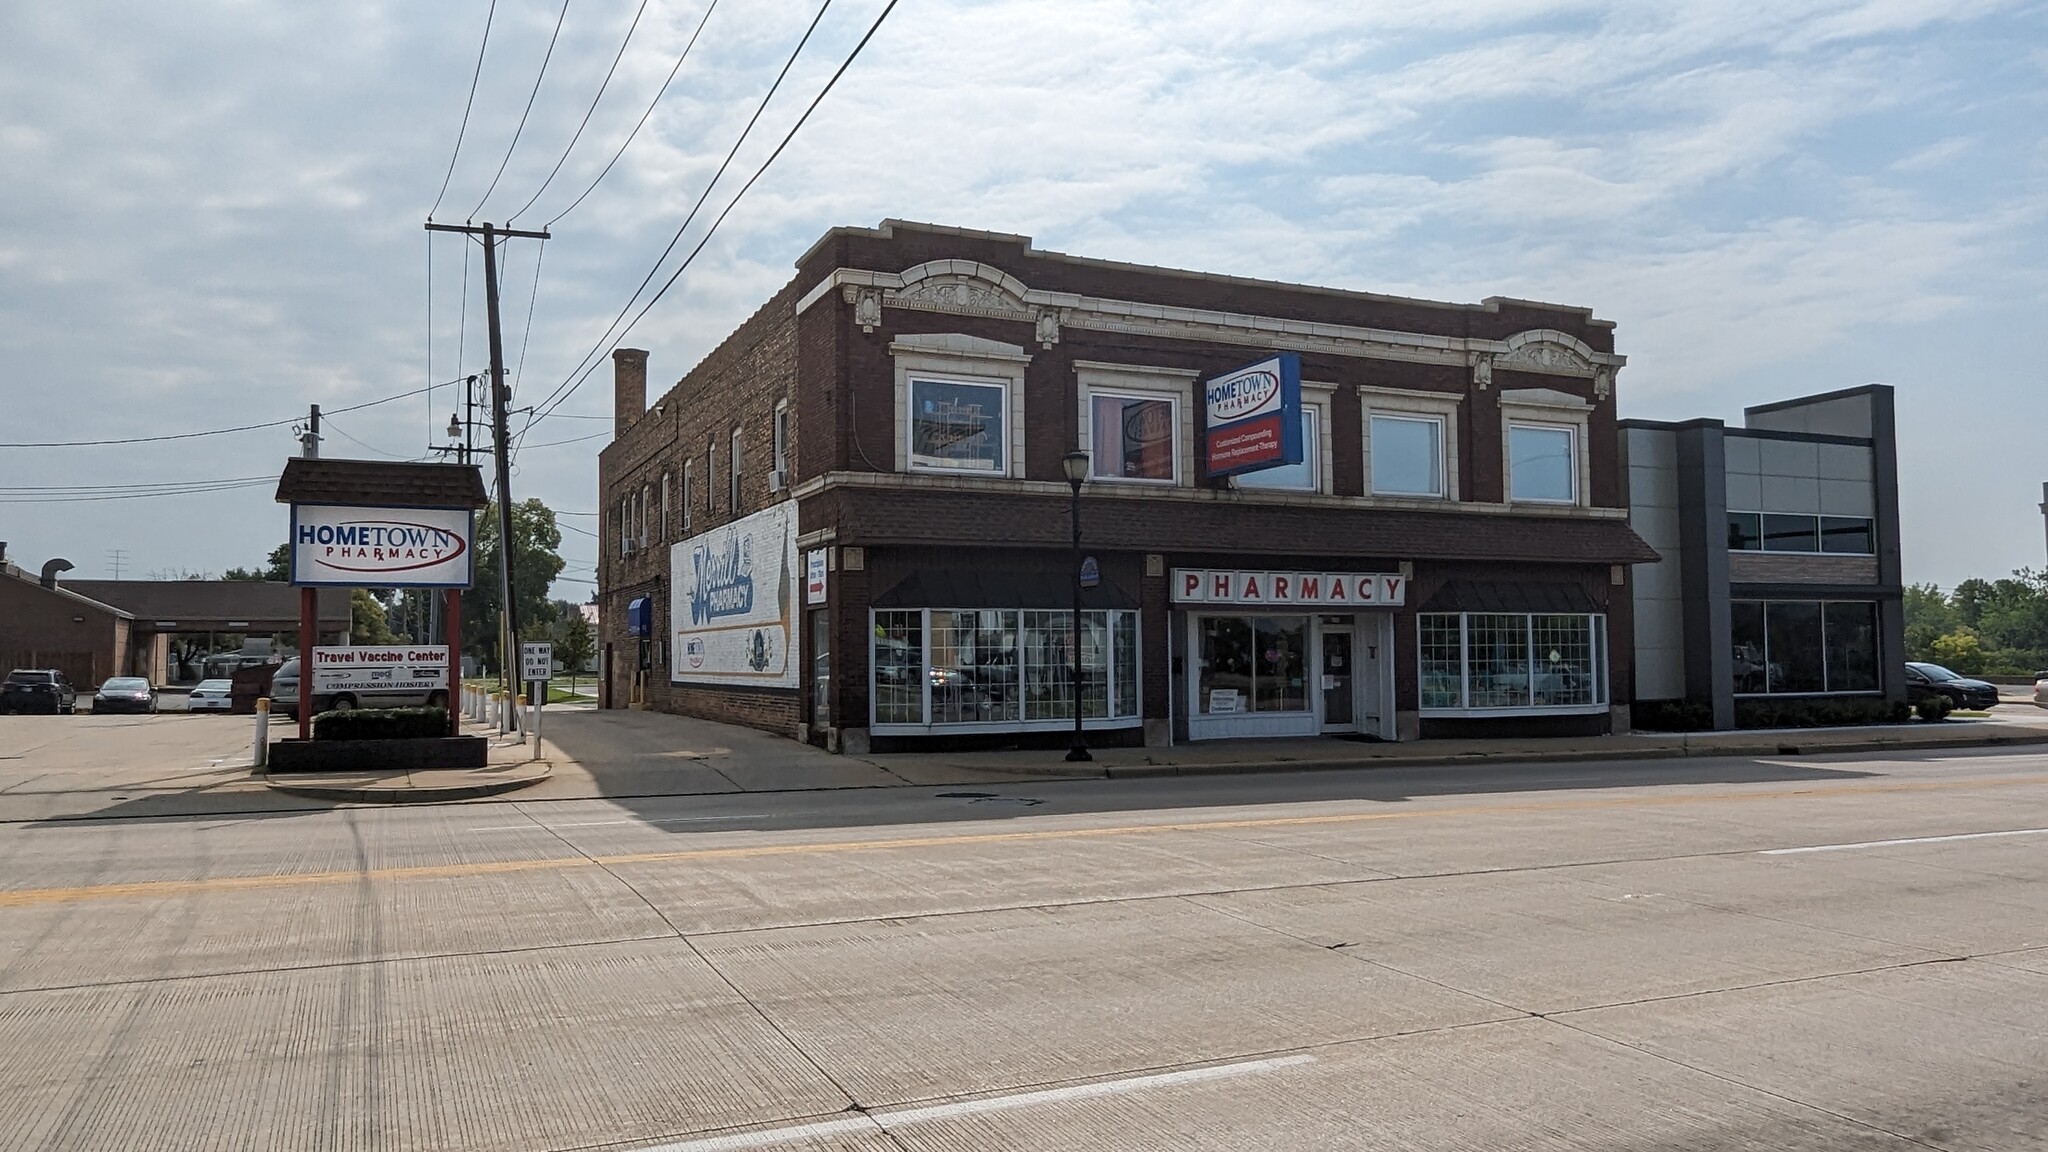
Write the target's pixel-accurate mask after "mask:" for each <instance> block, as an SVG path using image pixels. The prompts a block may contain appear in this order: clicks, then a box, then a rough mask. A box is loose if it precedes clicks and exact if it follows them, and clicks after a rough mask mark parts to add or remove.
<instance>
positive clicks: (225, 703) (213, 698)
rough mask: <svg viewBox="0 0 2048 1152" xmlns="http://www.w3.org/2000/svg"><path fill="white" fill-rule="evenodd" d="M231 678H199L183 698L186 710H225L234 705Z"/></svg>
mask: <svg viewBox="0 0 2048 1152" xmlns="http://www.w3.org/2000/svg"><path fill="white" fill-rule="evenodd" d="M234 689H235V682H234V681H233V680H201V681H200V682H199V683H197V684H194V685H193V686H192V694H191V695H190V696H187V697H186V698H185V710H186V711H187V712H226V711H228V710H229V709H231V708H233V707H234V706H235V692H234Z"/></svg>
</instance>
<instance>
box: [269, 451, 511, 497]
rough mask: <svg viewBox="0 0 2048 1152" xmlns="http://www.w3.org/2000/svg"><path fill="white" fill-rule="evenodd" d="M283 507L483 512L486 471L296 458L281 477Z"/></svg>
mask: <svg viewBox="0 0 2048 1152" xmlns="http://www.w3.org/2000/svg"><path fill="white" fill-rule="evenodd" d="M277 502H278V503H280V504H363V505H370V506H373V507H400V508H482V507H483V506H484V505H486V504H488V503H490V499H489V497H487V496H486V495H485V494H484V476H483V469H481V468H480V467H478V466H477V465H475V464H417V463H410V462H403V461H384V460H328V459H317V460H309V459H306V458H305V457H302V456H294V457H292V458H290V459H288V460H286V461H285V464H284V475H282V476H280V477H278V481H277Z"/></svg>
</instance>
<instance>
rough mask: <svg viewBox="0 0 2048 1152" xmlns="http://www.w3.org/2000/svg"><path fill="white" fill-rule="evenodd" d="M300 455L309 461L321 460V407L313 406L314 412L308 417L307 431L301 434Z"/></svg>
mask: <svg viewBox="0 0 2048 1152" xmlns="http://www.w3.org/2000/svg"><path fill="white" fill-rule="evenodd" d="M299 455H301V456H304V457H305V458H306V459H308V460H318V459H319V458H320V406H319V405H318V404H315V405H313V411H312V412H311V413H310V414H309V415H308V416H307V417H306V430H305V431H304V432H302V433H300V434H299Z"/></svg>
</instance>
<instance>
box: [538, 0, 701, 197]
mask: <svg viewBox="0 0 2048 1152" xmlns="http://www.w3.org/2000/svg"><path fill="white" fill-rule="evenodd" d="M717 8H718V0H711V4H710V6H709V7H707V8H705V9H704V16H703V18H702V19H700V20H698V21H697V30H696V31H695V32H692V33H690V42H689V43H687V44H685V45H683V51H682V54H681V55H679V56H677V57H676V62H675V66H674V67H673V68H670V69H669V70H668V79H666V80H663V81H662V82H661V87H660V88H658V89H656V90H655V93H654V99H652V100H649V101H648V102H647V111H645V112H642V113H641V114H640V119H639V120H638V121H636V122H635V123H634V124H633V130H632V131H631V132H628V133H626V139H625V140H624V141H623V142H622V143H620V145H619V150H618V151H617V152H614V153H612V158H611V159H610V160H608V161H606V162H605V166H604V171H602V172H599V173H598V174H597V179H595V180H592V181H591V182H590V187H588V188H585V189H584V190H583V192H582V195H579V196H577V197H576V199H574V200H572V201H570V202H569V206H568V207H567V208H564V209H562V210H561V211H560V212H557V213H555V215H554V217H553V218H552V219H550V220H549V221H548V222H547V224H546V225H545V227H548V228H552V227H554V226H555V221H556V220H560V219H561V218H562V217H564V216H567V215H568V214H569V213H571V212H574V211H575V210H576V205H578V204H581V203H583V198H584V197H585V196H588V195H590V194H591V193H592V192H595V191H597V186H598V185H599V184H602V183H604V178H605V177H606V176H609V175H611V172H612V165H614V164H617V163H618V162H619V157H621V156H624V155H625V154H626V149H627V148H628V147H630V146H632V143H633V138H634V137H635V136H638V135H639V134H640V129H641V127H642V126H644V125H645V124H646V123H647V118H648V117H649V116H652V115H654V106H655V105H657V104H659V103H661V98H662V96H663V94H665V93H666V92H667V91H668V86H669V85H670V84H672V83H674V82H675V78H676V73H678V72H680V71H682V70H683V61H685V60H688V59H689V58H690V49H692V48H694V47H696V46H697V37H699V36H701V35H703V33H704V25H706V24H709V23H710V22H711V13H712V12H713V11H715V10H716V9H717ZM616 63H617V62H616V61H614V64H616ZM520 211H521V212H524V211H526V209H524V208H521V209H520Z"/></svg>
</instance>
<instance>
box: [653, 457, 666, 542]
mask: <svg viewBox="0 0 2048 1152" xmlns="http://www.w3.org/2000/svg"><path fill="white" fill-rule="evenodd" d="M669 479H670V473H667V472H663V473H662V474H661V527H660V528H659V529H658V530H657V532H656V536H655V538H656V539H658V540H666V539H668V526H669V519H668V508H669V504H668V489H669Z"/></svg>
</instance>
